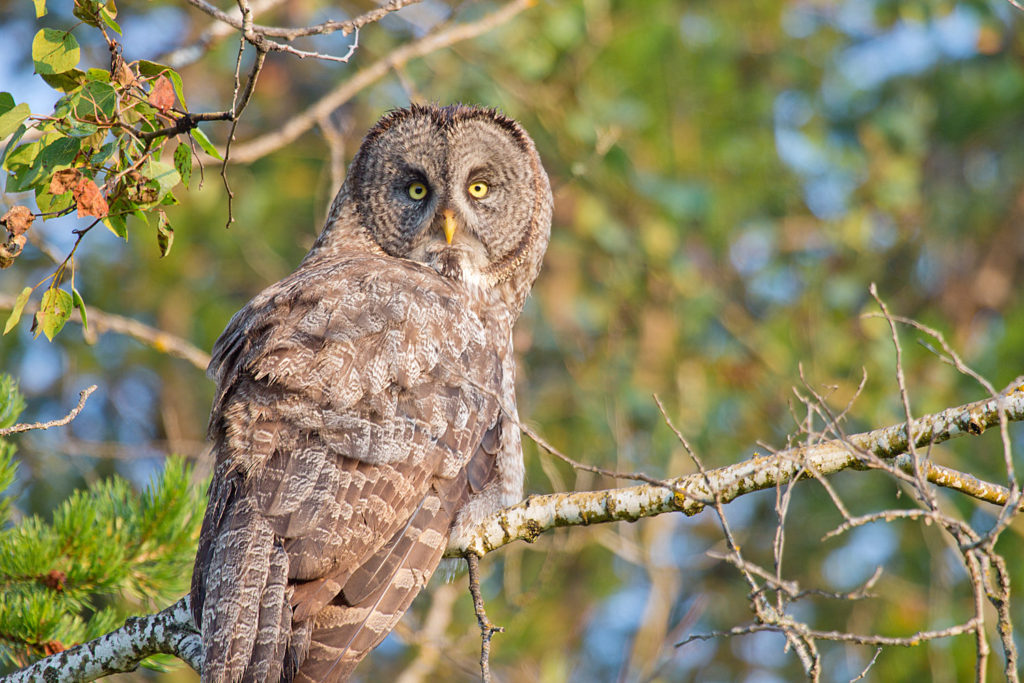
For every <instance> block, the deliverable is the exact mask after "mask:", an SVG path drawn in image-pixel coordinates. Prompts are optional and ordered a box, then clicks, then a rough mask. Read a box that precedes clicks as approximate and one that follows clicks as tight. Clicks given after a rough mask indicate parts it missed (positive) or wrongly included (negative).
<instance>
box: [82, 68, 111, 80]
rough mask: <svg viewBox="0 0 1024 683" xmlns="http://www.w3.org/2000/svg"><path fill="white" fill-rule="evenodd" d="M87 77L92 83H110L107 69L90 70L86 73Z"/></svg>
mask: <svg viewBox="0 0 1024 683" xmlns="http://www.w3.org/2000/svg"><path fill="white" fill-rule="evenodd" d="M85 77H86V78H87V79H89V80H90V81H99V82H100V83H110V72H109V71H107V70H106V69H89V70H87V71H86V72H85Z"/></svg>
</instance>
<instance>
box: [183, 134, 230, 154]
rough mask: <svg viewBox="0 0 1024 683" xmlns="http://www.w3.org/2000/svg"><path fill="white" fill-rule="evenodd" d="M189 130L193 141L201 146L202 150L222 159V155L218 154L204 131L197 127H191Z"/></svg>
mask: <svg viewBox="0 0 1024 683" xmlns="http://www.w3.org/2000/svg"><path fill="white" fill-rule="evenodd" d="M189 132H190V133H191V134H192V137H193V138H194V139H195V141H196V142H198V143H199V146H200V147H202V148H203V151H204V152H206V153H207V154H209V155H210V156H211V157H213V158H214V159H219V160H220V161H224V157H222V156H221V155H220V152H218V151H217V148H216V147H214V146H213V143H212V142H210V138H208V137H206V133H204V132H203V131H201V130H199V129H198V128H193V129H192V130H190V131H189Z"/></svg>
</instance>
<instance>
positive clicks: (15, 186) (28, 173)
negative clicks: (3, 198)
mask: <svg viewBox="0 0 1024 683" xmlns="http://www.w3.org/2000/svg"><path fill="white" fill-rule="evenodd" d="M23 147H30V148H33V150H32V153H31V156H29V157H28V158H29V159H30V161H29V163H28V164H25V165H21V164H16V163H15V162H14V161H12V160H11V159H12V158H16V157H18V152H20V151H21V149H22V148H23ZM39 147H40V143H38V142H32V143H29V144H27V145H22V146H21V147H19V148H18V149H16V150H14V154H12V155H11V157H10V158H8V159H7V162H8V165H7V167H8V168H9V169H11V170H12V171H13V172H14V175H13V176H12V177H10V178H8V180H7V187H6V188H5V189H6V190H7V191H8V192H25V191H26V190H28V189H29V188H31V187H32V186H33V185H34V184H35V183H36V181H37V179H38V178H39V176H40V175H42V173H43V161H42V158H41V156H40V155H39V154H38V152H39ZM25 156H28V154H27V153H26V155H25ZM18 158H20V157H18ZM17 166H20V168H16V167H17Z"/></svg>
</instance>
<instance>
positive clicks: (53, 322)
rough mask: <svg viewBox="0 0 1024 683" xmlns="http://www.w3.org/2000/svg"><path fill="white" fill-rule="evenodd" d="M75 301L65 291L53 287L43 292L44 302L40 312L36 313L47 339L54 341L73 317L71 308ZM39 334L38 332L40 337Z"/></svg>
mask: <svg viewBox="0 0 1024 683" xmlns="http://www.w3.org/2000/svg"><path fill="white" fill-rule="evenodd" d="M73 304H74V299H73V298H72V296H71V295H70V294H68V293H67V292H65V291H64V290H63V289H57V288H56V287H52V288H50V289H48V290H46V291H45V292H43V301H42V303H41V304H40V305H39V312H38V313H36V323H37V325H38V329H41V330H42V332H43V334H45V335H46V338H47V339H49V340H50V341H53V338H54V337H56V336H57V333H58V332H60V330H61V328H62V327H64V323H66V322H67V321H68V318H69V317H71V307H72V305H73ZM38 334H39V332H38V331H37V332H36V335H37V336H38Z"/></svg>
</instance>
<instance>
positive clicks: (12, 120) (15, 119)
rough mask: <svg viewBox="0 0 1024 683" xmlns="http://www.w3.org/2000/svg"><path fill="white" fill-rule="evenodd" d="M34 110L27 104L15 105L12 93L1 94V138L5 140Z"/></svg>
mask: <svg viewBox="0 0 1024 683" xmlns="http://www.w3.org/2000/svg"><path fill="white" fill-rule="evenodd" d="M31 113H32V110H31V109H29V107H28V105H27V104H25V103H22V104H18V105H15V104H14V97H12V96H11V93H8V92H0V138H5V137H7V136H8V135H10V134H11V133H13V132H14V131H15V130H17V128H18V126H20V125H21V123H22V122H23V121H24V120H25V119H27V118H28V117H29V115H30V114H31Z"/></svg>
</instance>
